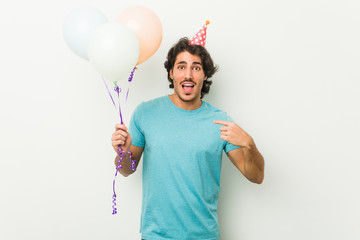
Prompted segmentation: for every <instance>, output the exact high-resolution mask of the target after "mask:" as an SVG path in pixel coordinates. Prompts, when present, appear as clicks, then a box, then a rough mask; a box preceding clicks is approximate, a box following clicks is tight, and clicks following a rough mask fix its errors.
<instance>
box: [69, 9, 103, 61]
mask: <svg viewBox="0 0 360 240" xmlns="http://www.w3.org/2000/svg"><path fill="white" fill-rule="evenodd" d="M106 22H107V19H106V17H105V15H103V14H102V13H101V12H100V11H98V10H97V9H95V8H92V7H86V6H85V7H79V8H76V9H73V10H72V11H71V12H70V13H69V14H68V15H67V16H66V18H65V20H64V23H63V35H64V38H65V41H66V43H67V44H68V46H69V47H70V49H71V50H72V51H73V52H74V53H75V54H76V55H78V56H79V57H81V58H83V59H85V60H89V58H88V43H89V39H90V36H91V34H92V33H93V32H94V31H95V29H96V28H98V27H99V26H101V25H102V24H104V23H106Z"/></svg>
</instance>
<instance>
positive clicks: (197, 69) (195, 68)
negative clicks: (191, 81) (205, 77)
mask: <svg viewBox="0 0 360 240" xmlns="http://www.w3.org/2000/svg"><path fill="white" fill-rule="evenodd" d="M193 69H194V70H196V71H199V70H200V69H201V68H200V67H194V68H193Z"/></svg>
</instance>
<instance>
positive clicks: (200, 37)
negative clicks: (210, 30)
mask: <svg viewBox="0 0 360 240" xmlns="http://www.w3.org/2000/svg"><path fill="white" fill-rule="evenodd" d="M209 23H210V22H209V21H206V23H205V25H204V26H203V27H202V28H201V29H200V30H199V31H198V32H197V33H196V34H195V36H193V38H192V39H191V40H190V41H189V44H190V45H201V46H203V47H205V41H206V29H207V25H208V24H209Z"/></svg>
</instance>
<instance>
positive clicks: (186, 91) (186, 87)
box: [181, 83, 195, 93]
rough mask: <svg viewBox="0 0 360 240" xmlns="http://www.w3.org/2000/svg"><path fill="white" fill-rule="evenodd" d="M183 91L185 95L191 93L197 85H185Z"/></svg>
mask: <svg viewBox="0 0 360 240" xmlns="http://www.w3.org/2000/svg"><path fill="white" fill-rule="evenodd" d="M181 86H182V89H183V90H184V92H185V93H191V92H192V91H193V89H194V87H195V84H193V83H183V84H182V85H181Z"/></svg>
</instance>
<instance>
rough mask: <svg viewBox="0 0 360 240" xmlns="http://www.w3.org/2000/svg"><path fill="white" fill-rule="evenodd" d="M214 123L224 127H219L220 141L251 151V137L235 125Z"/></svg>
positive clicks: (252, 142) (222, 122) (224, 122)
mask: <svg viewBox="0 0 360 240" xmlns="http://www.w3.org/2000/svg"><path fill="white" fill-rule="evenodd" d="M214 123H215V124H220V125H224V126H222V127H220V132H221V136H220V138H221V139H222V140H225V141H228V142H229V143H231V144H233V145H235V146H238V147H242V148H249V149H251V148H253V147H254V146H255V143H254V140H253V139H252V137H251V136H250V135H249V134H247V133H246V132H245V131H244V130H243V129H242V128H241V127H239V125H237V124H236V123H233V122H229V121H220V120H215V121H214Z"/></svg>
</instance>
